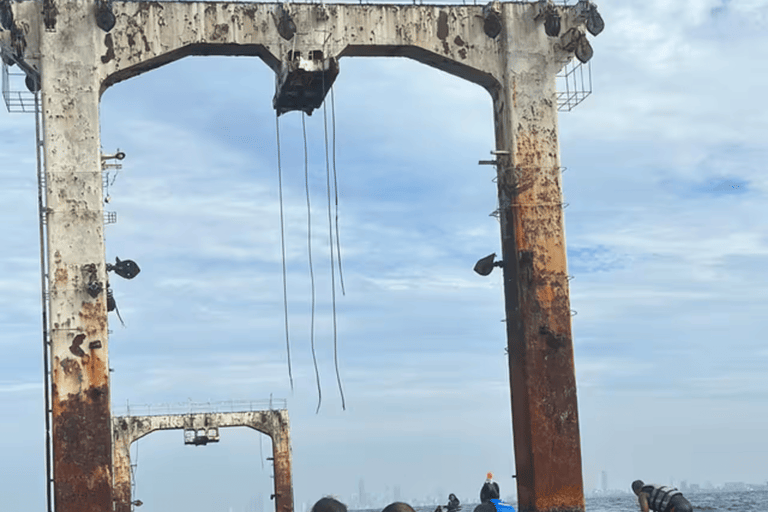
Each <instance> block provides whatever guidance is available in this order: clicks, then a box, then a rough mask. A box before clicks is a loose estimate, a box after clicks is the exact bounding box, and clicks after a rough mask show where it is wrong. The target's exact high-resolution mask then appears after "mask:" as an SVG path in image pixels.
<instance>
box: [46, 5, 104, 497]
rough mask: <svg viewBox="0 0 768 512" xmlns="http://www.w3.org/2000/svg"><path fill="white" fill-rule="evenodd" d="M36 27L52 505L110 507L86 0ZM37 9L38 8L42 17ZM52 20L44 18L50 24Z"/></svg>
mask: <svg viewBox="0 0 768 512" xmlns="http://www.w3.org/2000/svg"><path fill="white" fill-rule="evenodd" d="M57 9H58V13H57V15H58V19H57V20H56V23H55V26H54V28H53V29H50V26H49V30H45V28H46V27H41V48H40V53H41V57H40V65H41V70H40V71H41V77H42V81H41V87H42V90H41V93H42V99H43V118H44V127H45V133H44V141H45V180H46V186H47V205H48V210H47V212H46V219H45V221H46V222H47V224H48V230H47V231H48V262H49V268H48V279H49V285H50V303H49V305H50V318H51V320H50V322H51V369H52V385H51V405H52V418H53V479H54V483H55V485H54V489H55V493H54V499H55V510H56V512H106V511H111V510H112V476H111V475H112V439H111V437H112V435H111V432H112V428H111V415H110V393H109V364H108V357H107V354H108V352H107V346H108V343H107V309H106V266H105V254H104V236H103V229H104V228H103V204H102V182H101V155H100V143H99V87H100V82H99V74H98V73H97V72H95V71H96V70H95V68H94V64H93V63H94V62H97V61H98V60H97V59H98V57H97V55H96V51H97V48H100V47H101V45H102V43H101V41H99V40H98V38H99V37H101V38H103V37H104V36H103V32H102V31H101V30H99V29H98V28H97V27H96V24H95V17H94V4H93V2H87V1H83V0H66V1H63V2H59V3H58V6H57ZM41 18H43V17H41ZM48 25H50V23H49V24H48Z"/></svg>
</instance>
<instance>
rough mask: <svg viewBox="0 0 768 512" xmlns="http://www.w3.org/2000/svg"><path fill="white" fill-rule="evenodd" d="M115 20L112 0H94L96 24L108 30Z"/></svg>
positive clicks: (111, 27)
mask: <svg viewBox="0 0 768 512" xmlns="http://www.w3.org/2000/svg"><path fill="white" fill-rule="evenodd" d="M116 21H117V19H116V18H115V13H114V12H113V11H112V0H96V25H97V26H98V27H99V28H100V29H101V30H103V31H104V32H109V31H110V30H112V29H113V28H114V26H115V22H116Z"/></svg>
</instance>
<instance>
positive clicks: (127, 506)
mask: <svg viewBox="0 0 768 512" xmlns="http://www.w3.org/2000/svg"><path fill="white" fill-rule="evenodd" d="M113 428H114V431H113V436H114V437H113V443H114V445H113V452H112V471H114V475H113V476H114V484H113V487H112V497H113V499H114V502H115V512H131V501H132V500H133V496H131V485H132V479H131V443H132V442H133V439H131V436H130V433H129V432H126V430H127V429H125V428H120V426H119V421H115V422H114V424H113Z"/></svg>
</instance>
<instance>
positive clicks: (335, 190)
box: [323, 87, 347, 295]
mask: <svg viewBox="0 0 768 512" xmlns="http://www.w3.org/2000/svg"><path fill="white" fill-rule="evenodd" d="M323 106H325V103H323ZM331 127H332V129H333V146H332V147H333V193H334V196H335V199H336V256H337V257H338V259H339V282H340V283H341V294H342V295H346V294H347V292H346V291H345V290H344V273H343V272H342V270H341V242H339V184H338V181H337V180H336V101H335V100H334V97H333V87H331Z"/></svg>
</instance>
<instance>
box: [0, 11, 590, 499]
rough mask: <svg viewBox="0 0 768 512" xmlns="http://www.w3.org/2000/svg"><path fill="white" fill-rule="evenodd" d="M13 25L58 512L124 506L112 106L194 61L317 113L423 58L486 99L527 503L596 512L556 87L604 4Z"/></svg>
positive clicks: (36, 18)
mask: <svg viewBox="0 0 768 512" xmlns="http://www.w3.org/2000/svg"><path fill="white" fill-rule="evenodd" d="M0 22H1V23H0V24H1V25H2V27H3V28H4V29H5V30H3V31H2V32H0V46H1V47H2V52H3V61H4V62H5V63H6V64H9V63H10V64H17V65H18V67H19V68H20V69H21V70H23V72H24V73H25V74H26V84H27V87H29V89H30V90H31V91H34V92H35V93H36V94H38V95H39V97H40V99H41V104H40V107H39V109H37V110H38V111H39V116H40V118H41V121H42V122H41V125H42V135H41V136H40V140H39V143H38V147H41V148H42V154H43V155H44V163H45V165H44V170H43V171H41V177H40V180H41V187H44V192H45V193H44V194H43V197H42V199H41V223H42V225H43V226H44V235H45V236H44V237H42V241H41V245H42V249H43V253H44V254H43V261H44V267H45V275H46V277H47V279H46V280H45V281H44V285H43V287H44V298H45V299H44V309H45V311H47V317H46V318H47V320H46V321H45V322H46V323H47V325H45V326H44V328H45V330H46V337H45V343H46V352H47V353H49V354H50V375H51V385H50V411H48V412H49V414H50V418H51V428H52V432H51V434H52V435H51V438H52V442H51V444H52V457H51V458H52V488H53V490H54V492H53V500H52V501H54V502H55V510H56V512H104V511H107V510H113V508H114V504H115V498H116V497H119V503H124V500H125V491H124V489H123V488H121V489H122V490H119V491H118V490H117V489H113V477H114V474H113V473H114V471H115V470H114V468H113V465H112V457H113V444H114V440H113V436H112V432H113V430H112V418H111V413H110V384H109V364H108V348H109V343H108V330H107V292H106V290H107V289H108V287H107V284H108V283H107V270H108V267H107V264H106V259H105V246H104V236H103V235H104V233H103V230H104V223H105V219H104V210H103V204H104V203H103V197H102V181H101V180H102V175H101V170H102V168H101V163H102V162H101V158H102V157H101V154H100V143H99V141H100V130H99V100H100V97H101V94H102V93H103V92H104V91H105V90H106V89H107V88H108V87H110V86H112V85H114V84H116V83H118V82H120V81H122V80H126V79H128V78H131V77H133V76H136V75H139V74H141V73H144V72H147V71H150V70H152V69H154V68H157V67H159V66H162V65H164V64H167V63H169V62H172V61H174V60H177V59H180V58H183V57H185V56H190V55H241V56H253V57H259V58H261V59H262V60H263V61H264V62H265V63H266V64H267V65H268V66H269V67H270V68H272V69H273V70H274V71H275V73H276V76H278V77H279V80H278V81H277V82H278V83H277V89H278V90H277V91H276V94H275V100H274V101H275V107H276V108H277V109H278V112H279V113H283V112H286V111H289V110H304V111H311V109H312V108H314V107H315V106H316V105H317V104H318V103H317V102H318V100H320V99H321V98H322V96H323V95H324V94H325V91H326V90H327V86H328V85H329V84H328V83H327V81H326V79H327V80H332V79H333V78H335V74H336V73H337V72H338V71H339V70H341V71H343V66H340V65H339V61H340V59H341V58H342V57H352V56H378V57H388V56H399V57H408V58H411V59H414V60H416V61H418V62H421V63H423V64H426V65H429V66H432V67H435V68H437V69H440V70H443V71H445V72H447V73H451V74H453V75H455V76H458V77H460V78H463V79H466V80H469V81H471V82H473V83H475V84H478V85H480V86H481V87H483V88H485V89H486V90H487V91H488V93H489V94H490V96H491V99H492V101H493V110H494V126H495V134H496V135H495V138H496V141H495V142H496V148H495V149H496V150H495V155H496V159H495V160H494V161H493V163H494V164H495V166H496V169H497V174H498V179H497V182H498V198H499V210H498V213H499V219H500V221H501V247H502V260H501V262H500V266H501V267H502V268H503V274H504V277H503V285H504V298H505V308H506V326H507V339H508V353H509V371H510V389H511V402H512V422H513V427H514V450H515V461H516V466H517V487H518V500H519V507H520V509H521V510H522V511H524V512H528V511H555V510H558V511H583V510H584V493H583V483H582V474H581V448H580V436H579V422H578V411H577V398H576V382H575V376H574V364H573V339H572V334H571V310H570V303H569V290H568V279H567V266H566V247H565V237H564V224H563V211H562V206H563V203H562V181H561V170H560V156H559V147H558V128H557V107H558V105H557V93H556V90H555V77H556V76H557V74H558V72H559V71H560V70H561V69H562V68H563V66H565V65H567V64H568V63H569V62H570V61H572V60H573V59H578V60H580V61H582V62H586V61H587V60H589V58H591V56H592V48H591V46H590V44H589V42H588V40H587V37H586V34H587V32H590V33H592V34H593V35H596V34H597V33H599V32H600V31H601V30H602V26H603V23H602V19H601V18H600V16H599V14H597V10H596V8H595V6H594V4H592V3H590V2H589V1H587V0H580V1H578V2H577V3H575V4H574V5H567V6H566V5H561V4H557V5H556V4H555V3H553V2H552V1H550V0H541V1H536V2H492V3H489V4H487V5H397V4H394V5H393V4H389V5H376V4H360V5H358V4H330V3H320V4H311V3H301V4H287V3H286V4H275V3H245V2H186V1H164V2H143V1H138V2H134V1H130V2H127V1H112V0H95V1H94V0H44V1H43V2H36V1H29V0H27V1H21V2H13V3H12V2H8V1H3V2H0ZM318 72H319V73H326V74H325V75H313V73H318ZM292 73H298V75H295V74H294V75H292ZM299 75H300V76H299ZM318 78H319V80H318ZM301 84H307V87H310V86H311V87H312V88H313V90H312V91H302V85H301ZM309 84H314V85H309ZM36 97H37V96H36ZM302 98H304V99H302ZM304 101H307V102H310V103H311V104H309V103H303V102H304ZM125 421H127V420H125ZM131 428H133V427H131ZM121 439H122V438H121ZM121 442H122V441H121ZM276 484H277V482H276ZM286 499H287V498H286ZM290 502H291V501H290V500H289V501H282V502H281V503H283V504H285V503H290ZM285 507H288V508H290V507H289V506H288V505H285ZM288 508H286V509H285V510H280V512H289V510H288Z"/></svg>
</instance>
